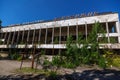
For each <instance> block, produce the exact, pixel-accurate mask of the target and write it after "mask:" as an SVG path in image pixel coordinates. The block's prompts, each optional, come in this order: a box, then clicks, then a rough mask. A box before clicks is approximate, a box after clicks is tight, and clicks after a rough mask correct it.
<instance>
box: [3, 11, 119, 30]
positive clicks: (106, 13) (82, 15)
mask: <svg viewBox="0 0 120 80" xmlns="http://www.w3.org/2000/svg"><path fill="white" fill-rule="evenodd" d="M116 13H117V14H118V12H100V13H97V12H94V13H92V12H90V13H88V14H84V13H82V14H77V15H72V16H63V17H58V18H55V19H53V20H38V21H34V22H26V23H21V24H14V25H10V26H2V28H6V27H15V26H23V25H30V24H38V23H46V22H52V21H60V20H69V19H75V18H84V17H92V16H100V15H108V14H116Z"/></svg>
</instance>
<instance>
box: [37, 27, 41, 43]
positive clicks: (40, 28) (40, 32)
mask: <svg viewBox="0 0 120 80" xmlns="http://www.w3.org/2000/svg"><path fill="white" fill-rule="evenodd" d="M40 39H41V28H40V29H39V37H38V44H40Z"/></svg>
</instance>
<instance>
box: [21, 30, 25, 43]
mask: <svg viewBox="0 0 120 80" xmlns="http://www.w3.org/2000/svg"><path fill="white" fill-rule="evenodd" d="M24 34H25V29H24V30H23V32H22V43H23V40H24Z"/></svg>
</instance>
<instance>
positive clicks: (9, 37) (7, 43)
mask: <svg viewBox="0 0 120 80" xmlns="http://www.w3.org/2000/svg"><path fill="white" fill-rule="evenodd" d="M10 37H11V32H9V36H8V40H7V45H9V42H10Z"/></svg>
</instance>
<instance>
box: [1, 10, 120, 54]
mask: <svg viewBox="0 0 120 80" xmlns="http://www.w3.org/2000/svg"><path fill="white" fill-rule="evenodd" d="M97 21H99V23H100V24H101V25H102V27H103V29H104V30H105V32H106V33H105V35H106V38H107V42H106V43H105V44H107V45H110V44H111V38H114V39H115V43H114V44H113V45H112V46H111V47H112V49H115V50H119V49H120V23H119V15H118V13H113V12H107V13H89V14H87V15H85V14H81V15H76V16H69V17H62V18H56V19H54V20H49V21H42V20H41V21H37V22H30V23H24V24H17V25H11V26H6V27H1V29H0V40H1V41H0V50H1V51H5V52H7V51H11V50H13V49H16V50H17V51H18V52H25V51H26V52H28V53H29V52H30V51H31V50H32V49H33V48H34V47H35V49H36V52H40V51H41V49H44V50H45V51H46V54H57V53H59V52H60V51H65V49H66V46H65V44H66V40H67V37H68V36H69V35H71V36H72V37H73V40H75V41H76V40H77V39H78V34H79V32H81V33H82V35H83V36H84V38H85V39H86V40H87V36H88V35H89V33H90V32H91V30H92V25H93V24H94V23H95V22H97Z"/></svg>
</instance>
